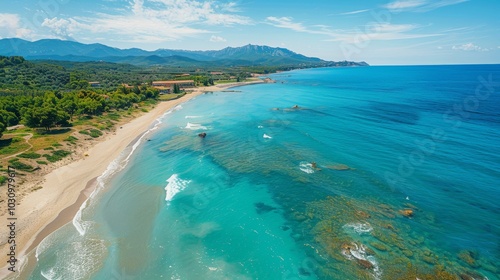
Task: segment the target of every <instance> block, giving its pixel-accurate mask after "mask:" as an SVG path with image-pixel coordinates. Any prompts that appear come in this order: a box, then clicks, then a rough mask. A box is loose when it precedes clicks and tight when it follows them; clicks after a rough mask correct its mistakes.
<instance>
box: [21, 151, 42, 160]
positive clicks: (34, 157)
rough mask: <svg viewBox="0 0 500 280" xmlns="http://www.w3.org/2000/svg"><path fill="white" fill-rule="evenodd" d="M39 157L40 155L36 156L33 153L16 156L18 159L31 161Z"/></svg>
mask: <svg viewBox="0 0 500 280" xmlns="http://www.w3.org/2000/svg"><path fill="white" fill-rule="evenodd" d="M41 156H42V155H40V154H37V153H35V152H29V153H22V154H20V155H18V157H20V158H31V159H37V158H40V157H41Z"/></svg>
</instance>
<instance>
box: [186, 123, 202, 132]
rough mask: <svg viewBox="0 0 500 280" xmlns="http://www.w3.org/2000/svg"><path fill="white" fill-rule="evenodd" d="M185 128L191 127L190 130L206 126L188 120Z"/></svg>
mask: <svg viewBox="0 0 500 280" xmlns="http://www.w3.org/2000/svg"><path fill="white" fill-rule="evenodd" d="M185 128H187V129H191V130H207V127H206V126H203V125H201V124H198V123H190V122H188V123H187V125H186V127H185Z"/></svg>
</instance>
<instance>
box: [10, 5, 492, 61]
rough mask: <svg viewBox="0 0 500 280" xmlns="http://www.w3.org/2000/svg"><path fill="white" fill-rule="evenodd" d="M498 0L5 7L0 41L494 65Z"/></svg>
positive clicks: (329, 58)
mask: <svg viewBox="0 0 500 280" xmlns="http://www.w3.org/2000/svg"><path fill="white" fill-rule="evenodd" d="M499 11H500V1H499V0H396V1H391V0H350V1H340V0H310V1H293V0H288V1H283V0H211V1H205V0H86V1H80V0H11V1H0V38H12V37H17V38H23V39H27V40H32V41H33V40H38V39H43V38H60V39H68V40H75V41H78V42H82V43H96V42H98V43H103V44H106V45H109V46H113V47H119V48H132V47H138V48H142V49H147V50H155V49H159V48H167V49H188V50H213V49H221V48H224V47H227V46H232V47H237V46H242V45H246V44H258V45H268V46H273V47H285V48H288V49H290V50H292V51H295V52H298V53H301V54H304V55H307V56H314V57H319V58H322V59H326V60H334V61H338V60H354V61H361V60H364V61H366V62H368V63H370V64H374V65H384V64H457V63H500V16H498V13H499Z"/></svg>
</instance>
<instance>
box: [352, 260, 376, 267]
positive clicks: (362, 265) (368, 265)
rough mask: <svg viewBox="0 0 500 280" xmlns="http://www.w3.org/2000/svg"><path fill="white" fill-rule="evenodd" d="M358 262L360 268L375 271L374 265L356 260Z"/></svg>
mask: <svg viewBox="0 0 500 280" xmlns="http://www.w3.org/2000/svg"><path fill="white" fill-rule="evenodd" d="M356 262H357V263H358V265H359V266H361V267H362V268H364V269H373V268H374V266H373V264H372V263H371V262H369V261H367V260H362V259H356Z"/></svg>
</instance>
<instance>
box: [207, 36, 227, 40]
mask: <svg viewBox="0 0 500 280" xmlns="http://www.w3.org/2000/svg"><path fill="white" fill-rule="evenodd" d="M210 42H226V39H224V38H222V37H220V36H215V35H212V37H210Z"/></svg>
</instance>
